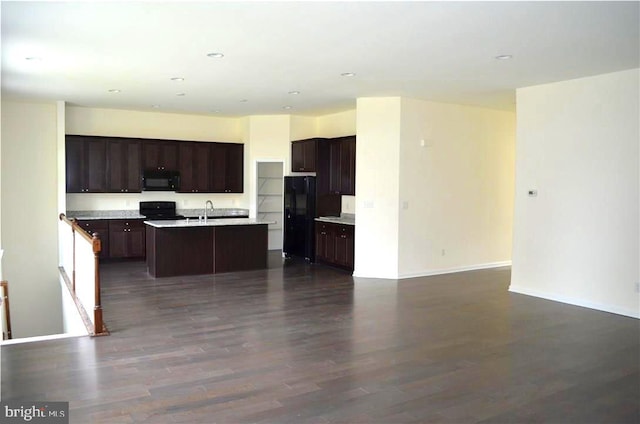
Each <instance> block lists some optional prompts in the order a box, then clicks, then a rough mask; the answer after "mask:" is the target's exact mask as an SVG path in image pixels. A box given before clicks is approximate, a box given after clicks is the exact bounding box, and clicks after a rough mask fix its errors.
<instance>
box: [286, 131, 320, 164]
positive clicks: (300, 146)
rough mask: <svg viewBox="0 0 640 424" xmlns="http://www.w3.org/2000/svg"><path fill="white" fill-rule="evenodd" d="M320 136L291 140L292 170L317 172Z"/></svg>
mask: <svg viewBox="0 0 640 424" xmlns="http://www.w3.org/2000/svg"><path fill="white" fill-rule="evenodd" d="M321 140H322V139H319V138H310V139H308V140H297V141H292V142H291V172H316V157H317V143H318V142H322V141H321Z"/></svg>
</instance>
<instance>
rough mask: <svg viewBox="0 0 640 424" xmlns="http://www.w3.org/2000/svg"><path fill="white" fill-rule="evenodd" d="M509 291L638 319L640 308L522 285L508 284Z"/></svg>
mask: <svg viewBox="0 0 640 424" xmlns="http://www.w3.org/2000/svg"><path fill="white" fill-rule="evenodd" d="M509 291H510V292H512V293H518V294H524V295H526V296H533V297H539V298H541V299H546V300H552V301H554V302H560V303H566V304H569V305H574V306H580V307H582V308H589V309H595V310H598V311H602V312H609V313H611V314H616V315H624V316H626V317H629V318H636V319H640V309H639V310H637V311H634V310H631V309H626V308H620V307H617V306H612V305H605V304H602V303H596V302H590V301H588V300H584V299H578V298H575V297H568V296H562V295H558V294H556V293H550V292H544V291H539V290H531V289H528V288H526V287H522V286H515V285H513V284H512V285H510V286H509Z"/></svg>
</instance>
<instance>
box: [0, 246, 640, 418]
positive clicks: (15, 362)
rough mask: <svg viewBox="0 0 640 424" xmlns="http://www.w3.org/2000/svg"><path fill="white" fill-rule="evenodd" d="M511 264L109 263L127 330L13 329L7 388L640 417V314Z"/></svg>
mask: <svg viewBox="0 0 640 424" xmlns="http://www.w3.org/2000/svg"><path fill="white" fill-rule="evenodd" d="M509 274H510V272H509V269H504V268H503V269H496V270H482V271H473V272H465V273H458V274H448V275H442V276H435V277H428V278H415V279H410V280H401V281H399V282H396V281H385V280H359V279H355V280H356V281H355V283H354V279H353V278H352V277H350V276H349V275H348V274H346V273H344V272H343V271H339V270H334V269H331V268H326V267H323V266H316V265H308V264H304V263H296V262H293V263H287V264H285V265H284V266H282V265H281V259H280V258H279V257H278V256H274V255H272V256H271V257H270V268H269V269H267V270H261V271H248V272H238V273H229V274H218V275H207V276H193V277H174V278H164V279H157V280H153V279H151V278H149V277H148V276H147V275H146V272H145V267H144V264H142V263H119V264H107V265H105V266H103V268H102V280H103V305H104V315H105V321H106V323H107V325H108V327H109V330H110V331H111V336H108V337H100V338H93V339H92V338H89V337H82V338H71V339H60V340H52V341H46V342H37V343H29V344H22V345H9V346H4V347H2V400H3V401H7V400H24V401H33V400H52V401H53V400H62V401H70V409H71V422H72V423H97V422H108V423H134V422H135V423H138V422H146V423H176V422H179V423H356V422H370V423H475V422H480V423H638V422H640V406H639V403H640V370H639V368H640V364H639V361H640V340H639V339H640V331H639V328H640V326H639V324H640V322H639V321H638V320H635V319H631V318H625V317H622V316H617V315H613V314H608V313H604V312H598V311H593V310H589V309H585V308H579V307H574V306H569V305H564V304H561V303H555V302H550V301H545V300H541V299H536V298H533V297H528V296H523V295H518V294H511V293H509V292H508V291H507V288H508V284H509V277H510V275H509Z"/></svg>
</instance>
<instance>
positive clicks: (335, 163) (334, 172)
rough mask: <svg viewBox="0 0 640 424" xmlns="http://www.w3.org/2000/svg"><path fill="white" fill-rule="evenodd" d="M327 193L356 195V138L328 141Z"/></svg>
mask: <svg viewBox="0 0 640 424" xmlns="http://www.w3.org/2000/svg"><path fill="white" fill-rule="evenodd" d="M329 143H330V144H329V152H330V153H329V191H330V192H331V193H333V194H340V195H350V196H354V195H355V194H356V137H355V136H349V137H340V138H334V139H331V140H330V141H329Z"/></svg>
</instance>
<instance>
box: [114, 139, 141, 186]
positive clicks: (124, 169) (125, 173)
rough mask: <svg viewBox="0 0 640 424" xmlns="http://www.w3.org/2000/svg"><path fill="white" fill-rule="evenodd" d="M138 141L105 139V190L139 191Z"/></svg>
mask: <svg viewBox="0 0 640 424" xmlns="http://www.w3.org/2000/svg"><path fill="white" fill-rule="evenodd" d="M140 150H141V148H140V142H139V141H138V140H117V139H114V140H108V141H107V157H108V164H109V165H108V171H107V191H109V192H112V193H135V192H138V193H139V192H140V191H141V183H140V178H141V173H140Z"/></svg>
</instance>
